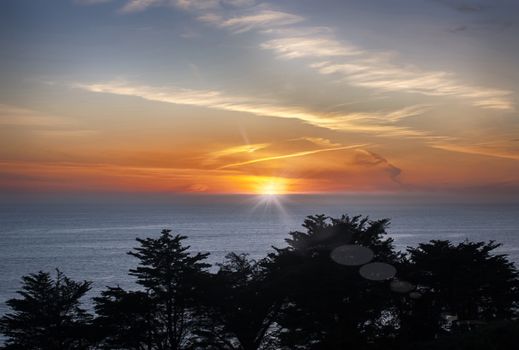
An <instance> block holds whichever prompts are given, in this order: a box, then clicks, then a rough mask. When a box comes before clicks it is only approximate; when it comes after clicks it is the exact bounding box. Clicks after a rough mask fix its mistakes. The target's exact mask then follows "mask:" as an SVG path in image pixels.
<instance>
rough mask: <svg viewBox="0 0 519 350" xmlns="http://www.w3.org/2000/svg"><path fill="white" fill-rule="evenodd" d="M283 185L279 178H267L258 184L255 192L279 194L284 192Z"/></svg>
mask: <svg viewBox="0 0 519 350" xmlns="http://www.w3.org/2000/svg"><path fill="white" fill-rule="evenodd" d="M285 187H286V186H285V183H284V181H281V180H279V179H274V180H269V181H265V182H263V183H261V184H259V186H258V188H257V193H258V194H260V195H262V196H268V197H274V196H279V195H282V194H284V193H285V192H286V191H285Z"/></svg>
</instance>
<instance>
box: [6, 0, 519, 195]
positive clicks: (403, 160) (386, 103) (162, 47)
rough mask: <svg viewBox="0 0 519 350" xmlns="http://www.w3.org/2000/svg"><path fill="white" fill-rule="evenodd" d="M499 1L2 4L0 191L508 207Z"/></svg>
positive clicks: (513, 7)
mask: <svg viewBox="0 0 519 350" xmlns="http://www.w3.org/2000/svg"><path fill="white" fill-rule="evenodd" d="M518 11H519V2H518V1H513V0H510V1H506V0H391V1H388V0H364V1H360V0H358V1H351V0H336V1H325V0H323V1H316V0H313V1H311V0H292V1H285V0H280V1H272V2H262V1H254V0H206V1H202V0H39V1H34V0H2V1H1V2H0V47H1V51H0V75H1V77H2V79H1V84H0V192H1V193H18V192H24V193H25V192H37V193H41V192H43V193H46V192H51V193H67V192H154V193H155V192H160V193H209V194H216V193H264V194H281V193H425V194H427V193H431V194H432V193H436V194H437V193H459V194H461V195H465V194H466V195H471V194H475V193H477V194H482V195H484V196H486V195H488V196H495V195H498V196H503V197H507V196H508V197H510V196H515V197H516V198H517V195H519V115H518V108H519V107H518V101H519V99H518V97H519V95H518V92H519V70H518V69H517V62H519V41H518V40H517V38H518V37H519V16H518V15H517V13H519V12H518Z"/></svg>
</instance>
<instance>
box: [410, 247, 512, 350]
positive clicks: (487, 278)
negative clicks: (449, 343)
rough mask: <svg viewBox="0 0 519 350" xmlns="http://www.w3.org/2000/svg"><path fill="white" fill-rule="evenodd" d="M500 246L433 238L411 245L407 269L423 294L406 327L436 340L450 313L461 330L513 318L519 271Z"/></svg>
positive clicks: (412, 331) (421, 337) (415, 304)
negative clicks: (454, 243) (472, 324)
mask: <svg viewBox="0 0 519 350" xmlns="http://www.w3.org/2000/svg"><path fill="white" fill-rule="evenodd" d="M499 246H500V245H499V244H496V243H494V242H492V241H491V242H488V243H485V242H468V241H466V242H462V243H459V244H457V245H453V244H452V243H451V242H449V241H445V240H433V241H430V242H429V243H421V244H419V245H418V247H416V248H408V253H409V259H408V261H407V266H404V267H402V268H401V269H402V270H407V271H408V276H409V278H410V279H412V280H413V281H414V282H415V283H416V284H417V285H418V288H419V290H420V293H421V295H422V298H421V300H419V301H417V302H415V303H414V305H413V306H414V307H413V308H412V309H410V310H409V309H408V310H407V314H403V315H401V318H402V327H403V331H404V330H405V331H407V332H408V333H409V334H412V335H414V338H418V339H422V340H423V339H432V338H436V337H438V336H439V335H441V334H443V333H444V332H445V330H446V329H445V328H446V327H449V324H448V323H447V322H446V318H447V316H448V315H450V316H451V317H453V318H455V319H456V321H455V322H454V324H453V326H454V327H457V328H463V327H464V325H466V324H469V325H470V324H471V323H474V322H476V323H477V322H479V323H482V322H489V321H493V320H500V319H501V320H502V319H510V318H512V317H513V316H514V314H515V313H516V310H517V307H518V306H519V304H518V303H519V280H518V272H517V270H516V269H515V267H514V265H513V263H511V262H509V261H508V260H507V259H506V256H504V255H501V254H494V253H493V251H494V250H495V249H496V248H498V247H499ZM402 310H404V308H402Z"/></svg>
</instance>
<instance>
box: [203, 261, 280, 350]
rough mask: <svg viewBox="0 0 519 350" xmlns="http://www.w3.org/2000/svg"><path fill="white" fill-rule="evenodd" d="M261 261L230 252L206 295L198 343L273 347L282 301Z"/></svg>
mask: <svg viewBox="0 0 519 350" xmlns="http://www.w3.org/2000/svg"><path fill="white" fill-rule="evenodd" d="M262 263H263V262H262V261H255V260H251V259H248V257H247V255H246V254H241V255H239V254H235V253H230V254H228V255H227V256H226V260H225V262H224V263H222V264H218V266H219V270H218V272H217V273H216V274H215V275H214V276H213V278H212V283H211V285H210V287H209V289H208V293H207V294H206V298H205V300H204V304H205V305H206V312H207V314H206V315H207V316H208V317H207V318H206V324H205V327H203V328H201V329H199V331H198V332H197V333H198V335H199V336H200V337H201V343H200V345H204V346H205V348H208V347H210V346H213V347H215V348H218V349H236V350H238V349H240V350H252V349H274V348H275V347H274V345H275V344H274V343H275V337H274V335H273V333H275V331H276V329H275V328H276V327H275V326H274V323H275V321H276V319H277V316H278V314H279V309H280V306H281V300H280V298H279V296H278V295H277V294H276V290H275V289H276V287H275V286H274V285H273V283H272V280H271V279H270V278H269V275H268V274H267V270H266V269H265V268H264V266H263V264H262Z"/></svg>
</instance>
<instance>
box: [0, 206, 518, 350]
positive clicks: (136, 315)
mask: <svg viewBox="0 0 519 350" xmlns="http://www.w3.org/2000/svg"><path fill="white" fill-rule="evenodd" d="M388 224H389V220H387V219H384V220H373V221H372V220H369V219H368V218H367V217H362V216H353V217H350V216H342V217H339V218H331V217H328V216H325V215H315V216H309V217H307V219H306V220H305V221H304V224H303V227H304V228H305V230H304V231H295V232H290V233H289V238H287V239H286V242H287V246H286V247H284V248H273V249H274V250H273V252H271V253H269V254H268V255H267V256H266V257H265V258H263V259H260V260H252V259H249V258H248V256H247V255H244V254H241V255H240V254H235V253H230V254H228V255H227V256H226V259H225V261H224V262H223V263H221V264H217V265H216V266H215V269H214V270H212V272H209V270H208V268H209V267H210V265H209V264H208V263H206V258H207V256H208V254H202V253H190V252H189V246H185V245H184V244H183V243H184V240H185V239H186V237H185V236H180V235H172V234H171V231H170V230H163V231H162V233H161V235H160V236H159V237H157V238H146V239H137V241H138V243H139V246H138V247H137V248H135V249H134V250H133V251H131V252H129V254H130V255H132V256H134V257H136V258H137V259H138V264H137V267H136V268H134V269H131V270H130V271H129V274H130V275H131V276H133V277H136V283H137V285H138V286H139V289H138V290H132V291H127V290H124V289H122V288H120V287H107V289H105V290H104V291H103V292H102V293H101V294H100V295H99V296H97V297H94V305H95V307H94V308H95V317H92V316H91V315H89V314H88V313H87V312H86V311H85V310H84V309H82V308H81V307H80V306H81V305H80V299H81V298H82V297H83V296H84V295H85V294H86V293H87V292H88V290H89V289H90V283H89V282H86V281H85V282H75V281H72V280H70V279H69V278H67V277H66V276H64V275H63V274H62V273H61V272H59V271H58V273H57V275H56V277H55V278H54V279H53V278H52V277H51V275H50V274H49V273H45V272H39V273H37V274H31V275H28V276H25V277H23V280H22V281H23V284H22V289H21V291H20V292H18V293H19V294H20V295H21V296H22V298H21V299H11V300H9V301H8V302H7V304H8V306H9V307H10V308H11V310H12V312H11V313H8V314H7V315H5V316H3V317H2V318H1V319H0V331H1V332H2V333H3V334H4V335H5V336H6V337H7V343H6V345H5V349H27V350H32V349H38V350H43V349H133V350H141V349H142V350H180V349H186V350H202V349H208V350H260V349H261V350H267V349H283V350H288V349H306V350H320V349H327V350H328V349H330V350H334V349H344V348H348V347H350V348H356V349H366V350H378V349H384V350H388V349H390V350H391V349H411V348H417V347H418V348H423V349H431V350H433V349H440V348H442V349H483V348H485V349H486V348H495V349H508V348H510V347H511V346H513V345H512V344H515V343H516V342H517V341H518V340H519V339H518V338H519V337H518V334H519V332H517V330H518V323H517V321H513V320H514V319H515V318H516V317H517V316H518V309H519V274H518V271H517V270H516V268H515V266H514V264H513V263H511V262H510V261H509V260H508V259H507V257H506V256H504V255H500V254H496V253H495V250H496V248H498V247H499V245H498V244H496V243H494V242H492V241H491V242H488V243H485V242H468V241H466V242H462V243H458V244H453V243H451V242H449V241H440V240H434V241H430V242H428V243H422V244H419V245H418V246H417V247H414V248H412V247H410V248H408V249H407V251H406V252H397V251H396V250H395V249H394V246H393V241H392V240H391V239H390V238H388V237H387V235H386V228H387V225H388ZM366 252H368V253H369V254H367V255H366ZM341 254H342V255H344V256H342V255H341ZM355 254H361V256H360V257H361V258H359V256H355ZM370 259H372V260H371V261H372V262H376V263H377V264H373V263H370ZM379 263H385V264H389V265H385V266H390V267H392V268H396V271H397V272H396V276H393V273H391V274H390V275H387V274H386V272H383V271H381V272H380V273H378V272H377V271H375V273H374V275H373V276H366V275H365V274H363V273H362V271H363V270H364V269H363V268H361V265H363V264H368V265H363V267H366V266H371V267H372V268H373V267H374V266H380V264H379ZM390 270H391V269H390ZM395 282H396V284H395ZM395 285H396V288H395ZM482 344H485V346H483V345H482Z"/></svg>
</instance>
